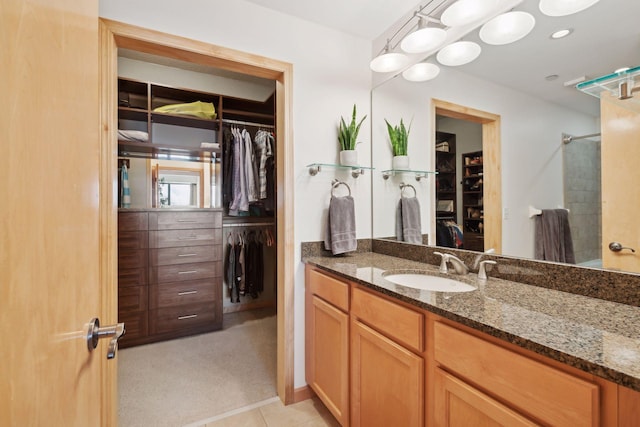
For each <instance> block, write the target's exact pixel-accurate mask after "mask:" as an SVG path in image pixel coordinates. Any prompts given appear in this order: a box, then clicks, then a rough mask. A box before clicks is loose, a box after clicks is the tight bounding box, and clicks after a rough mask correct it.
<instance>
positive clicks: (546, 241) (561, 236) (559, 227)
mask: <svg viewBox="0 0 640 427" xmlns="http://www.w3.org/2000/svg"><path fill="white" fill-rule="evenodd" d="M535 221H536V224H535V259H539V260H545V261H555V262H566V263H569V264H575V263H576V258H575V255H574V253H573V241H572V240H571V229H570V228H569V212H568V211H567V210H566V209H543V210H542V214H540V215H537V216H536V217H535Z"/></svg>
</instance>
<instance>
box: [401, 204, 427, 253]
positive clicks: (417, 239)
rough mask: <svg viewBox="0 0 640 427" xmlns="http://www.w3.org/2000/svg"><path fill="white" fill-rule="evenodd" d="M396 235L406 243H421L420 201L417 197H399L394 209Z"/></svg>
mask: <svg viewBox="0 0 640 427" xmlns="http://www.w3.org/2000/svg"><path fill="white" fill-rule="evenodd" d="M396 237H397V239H398V240H400V241H403V242H407V243H418V244H422V224H421V222H420V202H419V201H418V198H417V197H401V198H400V202H399V203H398V209H397V211H396Z"/></svg>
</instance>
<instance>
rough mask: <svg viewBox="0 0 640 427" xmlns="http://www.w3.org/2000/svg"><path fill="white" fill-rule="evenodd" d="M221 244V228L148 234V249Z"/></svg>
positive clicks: (152, 232) (151, 232)
mask: <svg viewBox="0 0 640 427" xmlns="http://www.w3.org/2000/svg"><path fill="white" fill-rule="evenodd" d="M220 243H222V229H221V228H194V229H190V230H163V231H150V232H149V247H150V248H172V247H179V246H196V245H218V244H220Z"/></svg>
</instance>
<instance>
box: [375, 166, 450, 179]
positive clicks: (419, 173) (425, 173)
mask: <svg viewBox="0 0 640 427" xmlns="http://www.w3.org/2000/svg"><path fill="white" fill-rule="evenodd" d="M437 174H438V172H434V171H421V170H415V169H388V170H384V171H382V178H384V179H389V177H390V176H396V175H415V177H416V181H420V180H421V179H422V178H427V177H428V176H429V175H437Z"/></svg>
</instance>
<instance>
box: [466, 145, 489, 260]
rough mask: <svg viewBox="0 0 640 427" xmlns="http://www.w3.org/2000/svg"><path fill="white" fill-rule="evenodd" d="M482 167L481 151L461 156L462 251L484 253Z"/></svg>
mask: <svg viewBox="0 0 640 427" xmlns="http://www.w3.org/2000/svg"><path fill="white" fill-rule="evenodd" d="M483 170H484V165H483V157H482V151H473V152H470V153H464V154H463V155H462V171H463V174H462V175H463V176H462V214H463V215H462V216H463V233H464V249H468V250H472V251H484V205H483V194H484V192H483V188H484V181H483V179H484V172H483Z"/></svg>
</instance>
